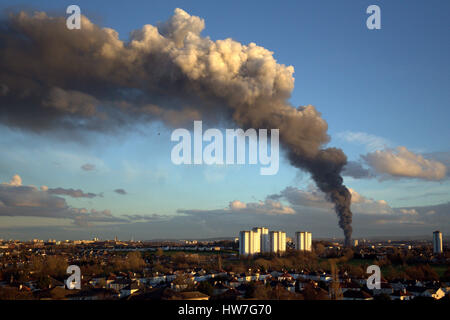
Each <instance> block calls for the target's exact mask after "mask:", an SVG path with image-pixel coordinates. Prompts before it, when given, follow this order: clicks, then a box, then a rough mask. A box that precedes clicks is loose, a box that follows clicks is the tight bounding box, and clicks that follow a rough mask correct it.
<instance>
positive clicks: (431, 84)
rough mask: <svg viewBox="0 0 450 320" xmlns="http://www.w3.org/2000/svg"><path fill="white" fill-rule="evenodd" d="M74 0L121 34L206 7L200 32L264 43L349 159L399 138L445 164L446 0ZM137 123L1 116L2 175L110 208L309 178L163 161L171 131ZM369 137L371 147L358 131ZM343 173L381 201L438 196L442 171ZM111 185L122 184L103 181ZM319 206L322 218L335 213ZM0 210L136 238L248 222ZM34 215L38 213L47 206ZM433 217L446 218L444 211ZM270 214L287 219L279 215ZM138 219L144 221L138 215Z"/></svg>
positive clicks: (443, 186)
mask: <svg viewBox="0 0 450 320" xmlns="http://www.w3.org/2000/svg"><path fill="white" fill-rule="evenodd" d="M20 3H21V4H20V5H18V4H17V3H16V1H14V2H12V1H3V2H2V4H1V5H0V8H1V9H13V10H15V11H17V10H20V9H27V10H30V9H37V10H41V11H46V12H48V13H49V14H50V15H57V16H65V8H66V7H67V6H68V5H69V4H73V1H39V2H36V1H22V2H20ZM76 4H77V5H79V6H80V8H81V11H82V14H84V15H86V16H87V17H88V18H89V19H90V20H91V21H93V22H94V23H96V24H99V25H100V26H102V27H109V28H112V29H115V30H116V31H117V32H119V37H120V39H121V40H123V41H127V40H128V39H129V33H130V32H131V31H132V30H134V29H140V28H141V27H142V26H143V25H145V24H151V25H156V24H157V23H158V22H160V21H165V20H167V19H168V18H170V16H171V15H172V14H173V11H174V9H175V8H182V9H183V10H185V11H187V12H188V13H189V14H191V15H194V16H199V17H201V18H203V19H205V25H206V27H205V30H204V31H203V32H202V35H203V36H209V37H210V38H211V39H212V40H214V41H215V40H218V39H225V38H232V39H233V40H235V41H238V42H241V43H243V44H248V43H250V42H255V43H256V44H257V45H259V46H262V47H264V48H266V49H268V50H271V51H273V52H274V57H275V59H276V60H277V62H278V63H280V64H285V65H292V66H294V68H295V73H294V77H295V88H294V89H293V91H292V95H291V98H290V102H291V103H292V105H294V106H299V105H308V104H312V105H314V106H315V107H316V108H317V109H318V110H319V111H320V112H321V113H322V116H323V118H324V119H325V120H326V121H327V123H328V126H329V130H328V133H329V134H330V136H331V142H330V144H329V145H330V146H335V147H339V148H342V149H343V150H344V152H345V153H346V154H347V156H348V158H349V160H352V161H360V162H361V157H360V156H361V155H365V154H367V153H369V152H373V151H375V150H377V149H380V148H381V147H380V146H383V148H384V147H387V148H396V147H398V146H405V147H406V148H407V149H408V150H409V151H411V152H413V153H414V154H417V155H424V156H425V157H426V158H427V159H433V160H435V161H440V162H442V163H443V164H444V165H446V166H448V163H445V161H443V160H442V157H441V158H435V157H434V155H435V153H438V152H439V153H444V157H445V155H446V154H448V153H450V140H449V139H448V137H450V126H449V125H448V121H449V119H450V109H449V103H450V90H449V84H450V79H449V75H450V62H449V59H448V57H450V42H449V41H448V39H449V36H450V31H449V30H450V28H449V21H448V19H447V18H448V12H449V11H450V3H449V2H448V1H408V2H407V3H405V2H400V1H395V2H393V1H277V2H274V1H222V2H218V1H164V2H163V1H128V2H112V1H77V2H76ZM371 4H377V5H379V6H380V8H381V24H382V29H381V30H368V29H367V28H366V18H367V16H368V15H367V14H366V13H365V10H366V8H367V7H368V6H369V5H371ZM135 129H136V128H135ZM138 129H139V130H126V131H125V132H121V133H120V134H118V135H105V134H97V133H88V134H87V137H88V139H87V140H88V141H85V142H79V141H69V140H67V139H63V138H61V137H57V136H54V134H53V133H45V132H44V133H40V134H35V133H30V132H28V131H23V130H20V129H17V128H11V127H7V126H6V125H1V126H0V132H1V134H0V147H1V148H2V150H3V151H2V157H1V159H0V182H8V181H9V180H10V179H11V177H12V176H13V175H15V174H18V175H19V176H20V177H21V178H22V181H23V185H33V186H37V187H40V186H42V185H45V186H48V187H50V188H57V187H60V188H74V189H81V190H83V191H85V192H93V193H96V194H102V196H98V197H95V198H72V197H67V198H66V201H67V204H68V205H69V206H72V207H76V208H86V209H88V210H91V209H95V210H105V209H108V210H110V211H111V212H112V214H113V215H114V216H121V215H124V214H139V215H150V214H158V215H169V216H171V215H178V214H179V212H180V209H181V210H206V211H208V210H219V209H223V208H226V207H228V204H229V203H230V202H231V201H234V200H239V201H242V202H245V203H253V202H258V201H264V200H265V199H266V197H267V196H268V195H272V194H278V193H280V192H281V191H282V190H283V189H285V188H286V187H288V186H293V187H295V188H298V189H299V190H306V189H308V188H310V186H311V185H313V182H312V180H311V179H310V178H309V176H308V174H307V173H305V172H301V171H299V170H298V169H295V168H293V167H292V166H290V164H289V163H288V161H287V160H285V159H284V158H283V159H282V160H281V163H280V170H279V173H278V174H277V175H275V176H261V175H259V167H258V166H249V165H245V166H232V167H226V168H224V167H214V166H212V167H211V166H197V167H189V166H175V165H173V164H172V163H171V161H170V151H171V148H172V147H173V146H174V143H172V142H170V134H171V132H172V129H169V128H166V127H165V126H164V125H163V124H162V123H160V122H155V123H151V124H147V125H145V126H144V125H143V126H142V127H140V128H138ZM352 133H353V134H355V133H358V135H356V136H357V137H359V138H357V139H353V140H352V141H350V140H351V139H349V137H350V136H351V134H352ZM353 137H355V135H353ZM374 141H375V142H377V143H378V145H377V146H378V147H375V148H374V147H373V144H372V145H370V143H371V142H372V143H373V142H374ZM441 156H442V155H441ZM446 159H448V157H447V158H446ZM86 163H89V164H94V165H95V169H94V170H92V171H84V170H82V169H80V167H81V166H82V165H83V164H86ZM365 165H366V167H367V164H365ZM344 179H345V184H346V185H347V186H348V187H350V188H352V189H354V190H356V191H357V192H358V193H359V194H360V195H362V196H364V197H365V198H367V199H372V200H373V201H379V200H385V201H387V203H388V204H389V206H390V207H391V208H400V207H422V206H434V205H439V204H442V203H447V202H449V201H450V198H449V196H448V194H449V192H450V183H449V181H448V178H447V176H446V177H444V178H440V179H432V180H430V179H420V178H405V177H401V176H400V177H399V176H394V177H388V176H386V175H379V176H377V177H375V178H371V179H354V178H351V177H344ZM436 180H437V181H436ZM119 188H120V189H124V190H126V192H127V194H126V195H120V194H118V193H116V192H114V190H116V189H119ZM284 204H285V205H293V204H292V203H290V204H289V203H287V202H284ZM419 211H420V210H419ZM330 217H331V218H330V219H331V221H332V219H335V218H334V217H333V216H330ZM2 219H3V223H2V224H3V225H4V227H2V229H1V230H0V238H8V237H18V238H25V239H27V238H31V237H32V236H33V237H34V236H36V237H40V236H41V237H46V236H48V237H52V235H54V236H53V237H57V236H59V235H61V236H63V235H64V232H63V231H61V230H66V231H67V230H69V231H67V232H69V233H68V234H69V236H70V237H83V236H85V237H88V236H91V235H98V234H100V235H101V236H104V237H112V235H113V234H114V233H119V235H121V236H123V237H128V236H129V235H130V234H136V237H137V238H141V239H149V238H156V237H164V235H165V234H167V235H168V237H173V236H174V235H177V234H179V235H180V237H189V236H194V235H197V236H198V237H209V236H213V235H218V236H233V235H234V234H237V232H238V231H239V230H237V229H236V230H235V232H234V229H232V228H234V227H236V228H238V227H242V228H249V227H251V226H252V225H250V223H251V222H246V221H244V222H242V223H240V222H239V223H236V226H230V228H229V229H223V230H222V229H220V231H217V230H216V229H214V225H215V224H214V223H213V222H211V223H212V227H209V228H208V229H201V228H200V229H196V227H195V225H193V226H186V228H190V230H188V231H186V230H185V229H184V228H183V227H182V225H183V224H182V223H178V222H175V221H172V223H173V224H172V225H171V224H170V223H167V224H166V225H164V227H161V228H162V229H159V230H157V231H155V233H153V234H152V233H151V232H149V233H148V234H146V231H145V227H142V226H144V225H145V224H146V223H147V222H145V223H144V222H143V223H142V226H141V225H140V226H137V225H135V224H131V225H125V226H122V227H117V226H115V227H114V228H116V229H114V231H108V230H106V229H105V227H103V226H102V227H100V226H96V225H94V226H91V227H89V228H90V229H86V230H85V229H83V230H81V229H79V228H78V229H75V228H74V229H71V226H70V224H69V223H68V224H67V225H65V226H64V227H62V228H63V229H58V230H57V229H54V230H53V229H51V230H50V229H49V230H47V229H46V230H42V229H41V227H42V226H41V225H40V222H36V221H37V219H35V218H33V219H31V218H30V219H28V218H26V217H2V216H0V221H2ZM42 219H45V220H42V221H45V223H44V225H49V223H50V222H49V221H50V220H52V221H53V220H55V219H49V218H42ZM202 219H203V218H202ZM205 219H206V218H205ZM443 219H444V221H446V222H447V227H445V228H448V216H446V217H445V216H444V218H443ZM56 220H57V219H56ZM250 221H252V220H251V219H250ZM253 221H254V224H255V225H257V224H258V222H259V221H258V218H255V219H253ZM262 221H264V220H262ZM297 221H298V225H299V228H306V229H308V228H309V229H312V230H314V231H315V232H316V234H318V235H320V236H322V237H326V236H340V230H339V229H338V228H337V226H336V223H335V222H334V221H333V222H332V223H330V228H329V229H320V227H315V226H313V225H311V226H309V225H305V223H304V221H307V220H302V218H298V220H297ZM58 223H59V222H58ZM267 223H269V220H268V222H267ZM271 223H273V222H271ZM50 224H51V223H50ZM179 225H181V227H180V226H179ZM412 225H414V226H415V224H412ZM171 226H177V227H174V228H172V227H171ZM269 227H270V226H269ZM279 227H280V228H287V226H284V225H282V224H280V225H279ZM432 227H433V225H432V224H431V225H430V226H424V227H422V229H420V228H419V229H416V228H415V227H412V228H410V230H409V231H408V229H406V231H404V232H405V234H408V235H409V234H419V235H422V234H427V233H431V231H432V230H431V229H430V230H428V228H432ZM55 228H56V227H55ZM64 228H66V229H64ZM117 228H118V229H117ZM164 228H167V230H166V233H164V230H165V229H164ZM177 228H178V229H177ZM142 229H144V230H142ZM169 229H170V230H169ZM172 229H173V230H172ZM366 229H367V228H363V230H365V231H364V232H366V233H364V232H362V231H358V229H357V228H355V235H357V236H359V237H362V236H366V235H377V234H389V233H393V231H392V230H390V229H389V230H388V231H384V230H383V229H382V227H380V226H379V225H377V226H376V227H374V229H373V230H372V231H370V228H369V229H368V230H369V231H367V230H366ZM148 230H153V229H152V227H151V226H149V229H148ZM174 230H175V231H174ZM322 230H323V231H322ZM449 231H450V230H449ZM218 233H219V234H218Z"/></svg>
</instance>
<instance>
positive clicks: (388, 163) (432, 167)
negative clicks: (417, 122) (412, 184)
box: [361, 147, 447, 180]
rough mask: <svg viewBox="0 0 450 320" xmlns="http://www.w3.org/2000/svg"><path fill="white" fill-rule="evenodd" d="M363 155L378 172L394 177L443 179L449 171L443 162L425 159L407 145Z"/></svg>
mask: <svg viewBox="0 0 450 320" xmlns="http://www.w3.org/2000/svg"><path fill="white" fill-rule="evenodd" d="M361 157H362V158H363V159H364V160H365V161H366V163H367V164H368V165H369V166H371V167H372V168H373V169H374V170H376V171H377V172H378V173H380V174H382V175H387V176H392V177H406V178H419V179H425V180H441V179H443V178H444V177H445V176H446V173H447V168H446V166H445V165H444V164H442V163H441V162H438V161H435V160H431V159H425V158H424V157H423V156H422V155H418V154H415V153H413V152H411V151H409V150H408V149H407V148H406V147H397V148H396V149H395V150H393V149H387V150H377V151H375V152H371V153H368V154H367V155H364V156H361Z"/></svg>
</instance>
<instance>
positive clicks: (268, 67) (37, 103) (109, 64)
mask: <svg viewBox="0 0 450 320" xmlns="http://www.w3.org/2000/svg"><path fill="white" fill-rule="evenodd" d="M203 29H204V21H203V20H202V19H200V18H198V17H194V16H190V15H189V14H188V13H186V12H184V11H183V10H181V9H176V10H175V13H174V15H173V16H172V17H171V18H170V19H169V20H168V21H167V22H165V23H162V24H160V25H159V26H158V27H155V26H151V25H145V26H144V27H143V28H142V29H141V30H136V31H133V32H132V33H131V35H130V40H129V41H127V42H124V41H121V40H120V39H119V38H118V34H117V32H115V31H114V30H112V29H109V28H100V27H99V26H97V25H95V24H93V23H92V22H90V21H89V20H88V19H87V18H86V17H83V19H82V24H81V30H68V29H67V28H66V25H65V18H62V17H59V18H55V17H49V16H47V15H46V14H45V13H36V14H34V15H28V14H26V13H19V14H13V15H10V17H9V19H8V20H7V21H4V22H2V25H1V28H0V48H1V49H0V89H1V90H0V102H1V105H2V108H1V109H0V121H1V122H2V123H3V124H5V125H8V126H14V127H18V128H22V129H26V130H32V131H36V132H40V131H45V130H66V131H67V130H76V131H80V129H82V130H95V131H111V130H117V129H118V128H121V127H123V126H133V125H134V124H136V123H137V122H145V121H153V120H161V121H163V122H164V123H166V124H167V125H169V126H179V125H181V124H186V123H192V121H193V120H198V119H203V120H207V121H208V120H209V121H210V122H213V121H233V122H234V123H236V124H237V125H239V126H241V127H243V128H250V127H251V128H268V129H272V128H279V129H280V140H281V143H282V145H283V147H284V148H285V149H286V150H287V152H288V155H289V158H290V160H291V162H292V164H293V165H294V166H296V167H298V168H302V169H305V170H307V171H309V172H310V173H311V175H312V177H313V179H314V180H315V182H316V183H317V186H318V187H319V188H320V189H321V190H322V191H323V192H325V193H326V194H327V197H328V198H329V200H330V201H332V202H333V203H334V204H335V208H336V212H337V214H338V217H339V225H340V227H341V228H342V229H343V230H344V233H345V237H346V241H347V243H349V241H350V237H351V211H350V202H351V201H350V199H351V195H350V193H349V192H348V190H347V188H346V187H345V186H344V185H343V184H342V177H341V171H342V168H343V166H344V165H345V164H346V161H347V159H346V156H345V155H344V153H343V152H342V151H341V150H339V149H333V148H329V149H322V146H323V145H324V144H326V143H327V142H329V136H328V134H327V130H328V125H327V123H326V122H325V120H324V119H322V117H321V115H320V113H319V112H317V110H316V109H315V108H314V107H313V106H310V105H309V106H305V107H299V108H294V107H292V106H291V105H290V104H289V103H288V102H287V99H288V98H289V97H290V95H291V92H292V90H293V88H294V78H293V73H294V68H293V67H292V66H285V65H282V64H278V63H277V62H276V60H275V59H274V58H273V53H272V52H270V51H269V50H267V49H265V48H262V47H260V46H257V45H256V44H254V43H250V44H248V45H242V44H241V43H239V42H236V41H233V40H232V39H225V40H217V41H212V40H211V39H209V38H207V37H202V36H201V35H200V33H201V31H202V30H203Z"/></svg>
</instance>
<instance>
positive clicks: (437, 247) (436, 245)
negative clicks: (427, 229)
mask: <svg viewBox="0 0 450 320" xmlns="http://www.w3.org/2000/svg"><path fill="white" fill-rule="evenodd" d="M442 252H443V246H442V232H440V231H435V232H433V253H442Z"/></svg>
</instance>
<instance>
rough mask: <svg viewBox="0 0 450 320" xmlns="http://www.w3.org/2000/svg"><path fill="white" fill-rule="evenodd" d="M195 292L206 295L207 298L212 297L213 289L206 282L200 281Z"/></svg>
mask: <svg viewBox="0 0 450 320" xmlns="http://www.w3.org/2000/svg"><path fill="white" fill-rule="evenodd" d="M197 290H198V291H200V292H201V293H204V294H207V295H208V296H212V295H213V291H214V288H213V286H212V285H211V283H209V282H208V281H201V282H200V283H199V284H198V286H197Z"/></svg>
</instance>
